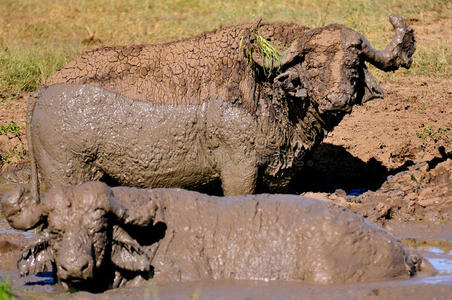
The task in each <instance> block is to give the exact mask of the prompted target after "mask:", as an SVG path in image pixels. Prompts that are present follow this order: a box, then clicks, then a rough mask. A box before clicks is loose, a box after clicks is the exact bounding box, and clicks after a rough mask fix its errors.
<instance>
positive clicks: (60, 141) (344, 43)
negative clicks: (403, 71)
mask: <svg viewBox="0 0 452 300" xmlns="http://www.w3.org/2000/svg"><path fill="white" fill-rule="evenodd" d="M389 19H390V22H391V23H392V25H393V26H394V28H395V35H394V37H393V39H392V41H391V42H390V44H389V45H388V46H387V47H386V48H385V49H384V50H381V51H377V50H375V49H373V48H372V47H371V46H370V44H369V42H368V41H367V40H366V38H365V37H363V36H362V35H361V34H360V33H358V32H356V31H354V30H351V29H349V28H346V27H344V26H342V25H329V26H326V27H322V28H315V29H308V28H306V27H303V26H300V25H296V24H275V25H267V24H262V25H261V24H260V23H257V24H252V25H249V24H248V25H237V26H232V27H228V28H225V29H221V30H217V31H213V32H210V33H205V34H202V35H200V36H198V37H194V38H190V39H186V40H182V41H177V42H172V43H167V44H159V45H141V46H128V47H104V48H100V49H97V50H93V51H89V52H86V53H85V54H83V55H82V56H81V57H79V58H77V59H76V60H74V61H73V62H71V63H69V64H68V65H67V66H66V67H64V68H63V69H62V70H60V71H59V72H57V73H56V74H55V75H54V76H52V77H51V78H50V79H49V80H48V81H47V82H46V84H47V85H51V84H53V86H51V87H50V88H49V89H47V90H44V89H40V92H38V93H36V94H35V95H34V96H33V97H31V100H30V108H29V120H28V125H29V128H28V136H29V137H30V140H29V147H30V152H31V157H32V180H33V184H32V185H33V194H34V195H35V197H38V190H39V188H38V183H37V182H38V181H37V178H38V170H39V173H40V175H41V177H42V179H43V181H44V182H46V183H48V184H49V185H52V184H53V183H54V182H62V183H70V184H79V183H81V182H85V181H89V180H102V181H105V182H108V183H110V184H115V185H130V186H137V187H183V188H190V189H199V188H201V187H203V186H208V185H209V184H211V183H212V182H215V181H218V180H220V181H221V184H222V188H223V192H224V194H225V195H236V194H247V193H253V192H255V191H256V189H257V188H260V187H263V188H264V189H268V188H270V189H273V188H284V187H285V186H287V184H288V183H289V181H290V180H291V178H292V176H293V174H294V169H295V167H296V162H297V161H300V160H301V159H302V158H303V157H304V155H305V154H306V152H307V151H309V150H310V149H311V148H312V147H313V146H315V145H316V144H318V143H320V142H321V141H322V139H323V138H324V136H325V132H328V131H330V130H332V128H333V127H334V126H336V125H337V124H338V123H339V122H340V120H341V119H342V118H343V116H344V115H345V114H346V113H349V112H350V111H351V108H352V106H353V105H354V104H357V103H361V102H363V101H367V100H369V99H372V98H375V97H382V95H383V92H382V90H381V88H380V87H379V85H378V84H377V82H376V80H375V78H374V77H373V76H372V75H371V73H370V72H369V71H368V70H367V68H366V65H365V62H366V61H367V62H370V63H371V64H373V65H375V66H376V67H377V68H380V69H382V70H385V71H390V70H396V69H398V68H399V67H400V66H402V67H405V68H409V67H410V65H411V62H412V59H411V56H412V54H413V52H414V50H415V39H414V34H413V30H412V29H411V28H410V27H409V26H407V24H406V23H405V21H404V19H402V18H400V17H398V16H395V15H391V16H390V18H389ZM58 83H76V84H58ZM88 84H89V85H88ZM43 90H44V91H43ZM36 166H37V167H36ZM37 169H38V170H37Z"/></svg>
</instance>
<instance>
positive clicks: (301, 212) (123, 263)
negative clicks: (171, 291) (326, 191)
mask: <svg viewBox="0 0 452 300" xmlns="http://www.w3.org/2000/svg"><path fill="white" fill-rule="evenodd" d="M1 204H2V210H3V213H4V215H5V216H6V218H7V220H8V222H9V223H10V225H11V226H13V227H14V228H17V229H22V230H26V229H29V228H32V227H35V226H37V225H39V224H43V226H42V228H43V229H42V230H41V232H40V234H39V238H38V239H37V241H35V242H32V243H31V244H30V245H28V246H26V247H25V249H24V250H23V251H22V253H21V255H20V257H19V260H18V268H19V271H20V272H21V274H22V275H28V274H33V273H36V272H39V271H44V270H50V269H51V268H52V269H53V270H54V271H55V272H56V277H57V278H58V279H59V280H60V281H61V282H62V283H64V284H65V285H66V286H75V287H78V288H84V289H98V290H102V289H105V288H108V287H119V286H121V285H123V284H125V283H127V282H129V284H132V283H137V282H139V281H141V280H142V278H149V277H152V276H153V277H154V279H155V280H156V281H157V282H174V281H194V280H205V279H237V280H298V281H304V282H314V283H323V284H326V283H346V282H348V283H351V282H365V281H367V282H368V281H375V280H384V279H392V278H408V277H409V276H411V275H414V274H415V273H417V272H418V271H419V270H420V267H421V262H422V260H421V259H420V258H419V257H417V256H414V255H410V254H409V253H408V252H407V250H406V249H405V248H404V247H403V246H402V245H401V243H400V242H398V241H397V240H396V239H394V237H392V236H391V235H390V234H389V233H388V232H386V231H385V230H384V229H382V228H379V227H378V226H376V225H373V224H371V223H369V222H367V221H366V220H365V219H364V218H363V217H361V216H359V215H357V214H354V213H352V212H351V211H349V210H347V209H345V208H343V207H341V206H339V205H336V204H333V203H329V202H324V201H320V200H315V199H310V198H305V197H301V196H294V195H269V194H261V195H246V196H236V197H231V198H226V197H225V198H220V197H214V196H207V195H204V194H200V193H197V192H191V191H184V190H180V189H137V188H129V187H115V188H109V187H108V186H107V185H105V184H104V183H101V182H88V183H84V184H82V185H80V186H62V185H55V186H54V187H53V188H52V189H51V190H50V191H48V193H47V194H46V196H45V197H44V198H43V201H42V202H40V203H38V202H36V201H35V199H33V198H32V197H31V196H30V193H29V191H28V190H27V189H26V188H24V187H19V188H17V189H16V190H14V191H12V192H10V193H9V194H7V195H5V197H4V198H3V199H2V202H1ZM423 266H429V265H428V264H427V265H426V264H423ZM430 267H431V266H430Z"/></svg>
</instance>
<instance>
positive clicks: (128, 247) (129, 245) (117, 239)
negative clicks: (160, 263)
mask: <svg viewBox="0 0 452 300" xmlns="http://www.w3.org/2000/svg"><path fill="white" fill-rule="evenodd" d="M111 261H112V262H113V263H114V264H115V265H116V266H118V267H119V268H121V269H124V270H128V271H140V272H149V271H150V270H151V259H150V258H149V256H148V255H147V254H146V252H145V250H144V249H143V247H141V246H140V244H138V242H137V241H136V240H134V239H133V238H132V237H131V236H130V235H129V234H128V233H127V232H126V231H125V230H124V229H122V228H121V227H119V226H118V225H114V226H113V242H112V249H111Z"/></svg>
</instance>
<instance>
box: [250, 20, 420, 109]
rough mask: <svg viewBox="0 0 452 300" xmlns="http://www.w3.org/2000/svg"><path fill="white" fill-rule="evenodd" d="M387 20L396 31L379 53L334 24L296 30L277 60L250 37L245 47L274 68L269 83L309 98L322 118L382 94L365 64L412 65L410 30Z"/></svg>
mask: <svg viewBox="0 0 452 300" xmlns="http://www.w3.org/2000/svg"><path fill="white" fill-rule="evenodd" d="M389 21H390V22H391V24H392V25H393V27H394V29H395V34H394V37H393V38H392V41H391V42H390V44H389V45H388V46H387V47H386V48H385V49H384V50H381V51H378V50H375V49H374V48H372V46H371V45H370V43H369V42H368V41H367V39H366V38H365V37H364V36H363V35H361V34H360V33H358V32H356V31H354V30H352V29H349V28H347V27H345V26H342V25H337V24H334V25H328V26H326V27H321V28H315V29H311V30H307V31H304V32H302V33H300V34H299V36H298V37H297V38H296V39H295V40H294V41H293V42H292V43H291V44H290V45H289V46H288V47H287V48H286V50H283V51H282V52H281V58H280V59H279V60H278V59H276V60H275V59H272V58H271V57H270V59H269V58H268V57H265V56H264V57H263V55H262V51H259V50H258V47H257V46H255V45H253V43H254V44H256V41H253V40H252V39H250V42H249V44H250V46H251V47H249V48H250V49H251V51H250V50H249V49H248V50H246V51H248V52H247V53H251V57H252V60H253V61H254V62H255V64H256V65H257V66H258V67H259V68H261V69H263V70H269V69H271V70H273V71H272V72H273V74H274V77H273V81H274V87H276V88H280V89H281V90H283V92H284V93H285V95H286V96H287V97H289V98H293V99H294V100H297V99H298V100H303V99H305V98H306V99H310V100H311V101H312V103H314V104H315V105H317V108H318V111H319V112H320V113H321V114H322V115H323V116H327V117H328V116H329V115H333V116H334V115H335V114H339V115H343V113H344V112H345V113H348V112H350V111H351V108H352V106H353V105H354V104H359V103H362V102H365V101H368V100H371V99H373V98H382V97H383V90H382V88H381V87H380V86H379V85H378V83H377V81H376V79H375V78H374V77H373V75H372V74H371V73H370V72H369V71H368V69H367V67H366V65H365V62H369V63H371V64H373V65H374V66H376V67H377V68H379V69H381V70H384V71H393V70H397V69H398V68H399V67H404V68H409V67H410V65H411V63H412V58H411V57H412V55H413V53H414V51H415V44H416V42H415V39H414V31H413V29H412V28H411V27H409V26H408V25H407V24H406V23H405V20H404V19H403V18H401V17H399V16H396V15H391V16H390V17H389Z"/></svg>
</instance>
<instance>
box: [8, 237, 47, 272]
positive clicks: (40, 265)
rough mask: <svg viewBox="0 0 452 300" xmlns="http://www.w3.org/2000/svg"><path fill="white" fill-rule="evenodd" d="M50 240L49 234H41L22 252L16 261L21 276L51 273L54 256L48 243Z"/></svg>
mask: <svg viewBox="0 0 452 300" xmlns="http://www.w3.org/2000/svg"><path fill="white" fill-rule="evenodd" d="M51 239H52V236H51V235H50V234H48V233H43V234H42V235H41V237H40V238H39V239H38V240H37V241H35V242H34V243H33V244H31V245H27V246H26V247H25V248H24V249H23V250H22V252H21V253H20V256H19V259H18V260H17V268H18V269H19V272H20V275H21V276H27V275H30V274H36V273H39V272H50V271H52V264H53V261H54V260H55V255H54V251H53V248H52V245H51V243H50V240H51Z"/></svg>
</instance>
